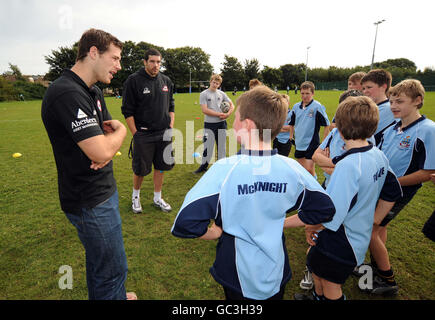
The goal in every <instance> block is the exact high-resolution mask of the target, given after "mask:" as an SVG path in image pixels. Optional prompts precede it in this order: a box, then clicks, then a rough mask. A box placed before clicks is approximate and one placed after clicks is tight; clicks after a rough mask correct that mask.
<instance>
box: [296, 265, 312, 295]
mask: <svg viewBox="0 0 435 320" xmlns="http://www.w3.org/2000/svg"><path fill="white" fill-rule="evenodd" d="M299 286H300V287H301V289H304V290H311V289H312V288H313V276H312V275H311V272H310V271H308V268H305V270H304V278H303V279H302V280H301V283H300V284H299Z"/></svg>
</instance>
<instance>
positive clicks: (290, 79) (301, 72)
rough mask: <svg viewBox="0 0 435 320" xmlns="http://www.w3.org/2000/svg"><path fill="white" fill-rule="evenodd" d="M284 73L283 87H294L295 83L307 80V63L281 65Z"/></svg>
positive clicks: (298, 83)
mask: <svg viewBox="0 0 435 320" xmlns="http://www.w3.org/2000/svg"><path fill="white" fill-rule="evenodd" d="M279 69H280V70H281V73H282V82H281V87H282V88H287V86H289V87H290V88H294V87H295V85H298V86H299V85H300V84H301V83H302V82H303V81H304V80H305V64H303V63H299V64H295V65H293V64H285V65H282V66H280V67H279Z"/></svg>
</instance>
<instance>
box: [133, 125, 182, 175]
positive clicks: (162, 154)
mask: <svg viewBox="0 0 435 320" xmlns="http://www.w3.org/2000/svg"><path fill="white" fill-rule="evenodd" d="M132 154H133V160H132V168H133V172H134V174H135V175H137V176H142V177H144V176H146V175H148V174H149V173H151V171H152V165H154V169H155V170H160V171H168V170H171V169H172V168H173V167H174V165H175V160H174V152H173V149H172V140H171V141H164V140H163V137H150V136H149V135H148V134H144V133H143V132H140V131H137V132H136V134H135V135H134V136H133V149H132Z"/></svg>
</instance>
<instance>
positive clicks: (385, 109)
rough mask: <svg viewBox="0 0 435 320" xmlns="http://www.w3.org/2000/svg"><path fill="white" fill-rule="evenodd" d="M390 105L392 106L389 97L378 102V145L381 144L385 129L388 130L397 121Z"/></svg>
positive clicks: (376, 134)
mask: <svg viewBox="0 0 435 320" xmlns="http://www.w3.org/2000/svg"><path fill="white" fill-rule="evenodd" d="M390 106H391V105H390V100H388V99H387V100H385V101H383V102H381V103H379V104H378V109H379V123H378V127H377V128H376V131H375V140H376V146H378V145H379V142H380V139H381V138H382V133H383V132H384V130H386V129H387V128H388V127H389V126H391V125H392V124H393V123H394V122H395V121H396V120H395V119H394V115H393V112H391V108H390Z"/></svg>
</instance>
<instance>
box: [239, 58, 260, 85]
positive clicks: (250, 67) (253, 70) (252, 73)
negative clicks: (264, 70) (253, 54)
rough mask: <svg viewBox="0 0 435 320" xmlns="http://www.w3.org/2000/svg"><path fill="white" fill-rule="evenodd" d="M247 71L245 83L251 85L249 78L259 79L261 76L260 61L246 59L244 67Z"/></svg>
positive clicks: (245, 71)
mask: <svg viewBox="0 0 435 320" xmlns="http://www.w3.org/2000/svg"><path fill="white" fill-rule="evenodd" d="M243 69H244V73H245V80H244V85H245V86H246V87H248V86H249V80H251V79H259V78H260V77H261V72H260V62H258V60H257V59H255V58H254V59H251V60H245V65H244V67H243Z"/></svg>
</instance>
